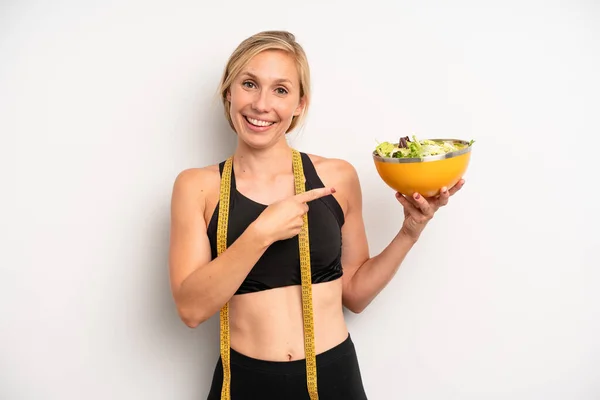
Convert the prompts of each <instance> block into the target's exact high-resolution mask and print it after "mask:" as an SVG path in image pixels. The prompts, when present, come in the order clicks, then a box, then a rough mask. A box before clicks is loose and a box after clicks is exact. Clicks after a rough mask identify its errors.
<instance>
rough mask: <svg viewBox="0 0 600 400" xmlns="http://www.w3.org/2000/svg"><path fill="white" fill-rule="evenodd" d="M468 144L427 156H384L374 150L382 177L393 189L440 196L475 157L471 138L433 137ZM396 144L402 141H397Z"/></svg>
mask: <svg viewBox="0 0 600 400" xmlns="http://www.w3.org/2000/svg"><path fill="white" fill-rule="evenodd" d="M430 140H434V141H447V142H451V143H455V144H461V145H466V147H463V148H462V149H459V150H456V151H453V152H449V153H446V154H441V155H435V156H429V157H424V158H391V157H381V156H379V154H377V153H376V152H375V151H374V152H373V161H374V162H375V168H376V169H377V172H378V173H379V176H380V177H381V179H382V180H383V181H384V182H385V183H386V184H387V185H388V186H389V187H391V188H392V189H394V190H395V191H397V192H400V193H402V194H403V195H406V196H412V194H413V193H415V192H417V193H420V194H421V195H422V196H425V197H432V196H436V195H438V194H439V193H440V189H441V188H442V187H444V186H445V187H447V188H448V189H450V188H451V187H452V186H454V185H455V184H456V183H457V182H458V181H459V180H460V178H461V177H462V176H463V175H464V174H465V172H466V171H467V167H468V166H469V161H470V159H471V147H472V146H470V145H469V142H467V141H465V140H459V139H430ZM396 145H398V144H397V143H396Z"/></svg>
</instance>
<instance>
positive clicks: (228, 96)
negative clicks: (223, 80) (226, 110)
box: [225, 89, 231, 103]
mask: <svg viewBox="0 0 600 400" xmlns="http://www.w3.org/2000/svg"><path fill="white" fill-rule="evenodd" d="M225 97H226V98H227V101H228V102H230V103H231V91H230V90H229V89H227V92H226V94H225Z"/></svg>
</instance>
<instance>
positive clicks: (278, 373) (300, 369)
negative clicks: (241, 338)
mask: <svg viewBox="0 0 600 400" xmlns="http://www.w3.org/2000/svg"><path fill="white" fill-rule="evenodd" d="M230 354H231V356H230V359H231V400H271V399H273V400H275V399H276V400H282V399H285V400H308V399H310V397H309V395H308V390H307V388H306V362H305V360H296V361H289V362H287V361H264V360H257V359H255V358H250V357H248V356H245V355H243V354H240V353H238V352H237V351H235V350H233V349H231V352H230ZM316 358H317V389H318V392H319V400H338V399H339V400H341V399H343V400H367V395H366V394H365V390H364V388H363V383H362V378H361V375H360V369H359V366H358V359H357V357H356V351H355V348H354V343H353V342H352V339H351V338H350V336H348V338H347V339H346V340H345V341H343V342H342V343H340V344H339V345H337V346H335V347H334V348H332V349H330V350H327V351H325V352H323V353H321V354H317V357H316ZM222 383H223V364H222V360H221V358H220V357H219V360H218V361H217V365H216V367H215V372H214V375H213V380H212V386H211V388H210V392H209V394H208V400H219V399H220V398H221V387H222Z"/></svg>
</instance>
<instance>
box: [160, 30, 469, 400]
mask: <svg viewBox="0 0 600 400" xmlns="http://www.w3.org/2000/svg"><path fill="white" fill-rule="evenodd" d="M220 89H221V95H222V101H223V105H224V108H225V117H226V118H227V120H228V121H229V124H230V126H231V128H232V129H233V130H234V131H235V133H236V134H237V137H238V144H237V148H236V149H235V152H234V154H233V155H232V157H231V159H230V161H231V163H230V164H228V163H226V162H225V161H224V162H222V163H220V164H218V165H211V166H207V167H205V168H197V169H196V168H194V169H188V170H185V171H183V172H181V173H180V174H179V176H178V177H177V179H176V181H175V183H174V188H173V197H172V225H171V243H170V277H171V284H172V291H173V296H174V299H175V301H176V304H177V309H178V312H179V315H180V317H181V319H182V320H183V321H184V322H185V323H186V324H187V325H188V326H190V327H196V326H198V325H199V324H200V323H202V322H204V321H206V320H207V319H209V318H210V317H211V316H213V315H214V314H215V313H216V312H218V311H221V317H222V321H225V322H224V325H223V324H222V325H221V332H222V339H223V337H225V339H223V340H224V341H223V342H222V348H221V354H222V356H225V357H226V360H225V361H226V363H224V362H223V357H221V358H219V360H218V362H217V365H216V368H215V372H214V378H213V383H212V387H211V389H210V393H209V397H208V398H209V399H220V398H229V396H231V397H230V398H231V399H233V400H244V399H261V400H264V399H290V400H294V399H308V398H317V397H316V394H315V392H318V398H320V399H322V400H327V399H344V400H354V399H357V400H358V399H366V398H367V396H366V394H365V391H364V389H363V384H362V380H361V374H360V370H359V366H358V361H357V357H356V352H355V349H354V345H353V343H352V340H351V338H350V335H349V333H348V330H347V327H346V324H345V321H344V315H343V311H342V306H345V307H347V308H348V309H350V310H351V311H353V312H355V313H360V312H361V311H362V310H364V309H365V307H367V305H368V304H369V303H370V302H371V301H372V300H373V299H374V298H375V296H376V295H377V294H378V293H379V292H380V291H381V290H382V289H383V288H384V287H385V286H386V284H387V283H388V282H389V281H390V279H391V278H392V277H393V276H394V274H395V273H396V271H397V269H398V267H399V266H400V264H401V263H402V260H403V259H404V258H405V256H406V254H407V253H408V251H409V250H410V249H411V248H412V246H413V245H414V244H415V242H416V241H417V240H418V238H419V236H420V234H421V232H422V231H423V229H424V227H425V226H426V224H427V222H428V221H429V220H430V219H431V218H432V217H433V215H434V213H435V212H436V210H437V209H438V208H439V207H441V206H443V205H446V204H447V202H448V198H449V197H450V196H451V195H453V194H454V193H455V192H457V191H458V190H460V188H461V187H462V185H463V184H464V181H463V180H461V181H460V182H459V183H458V184H457V185H456V186H454V187H452V188H450V189H446V188H442V191H441V194H440V196H438V197H436V198H427V199H426V198H423V197H422V196H419V195H418V194H416V195H415V196H414V197H413V198H406V197H404V196H402V195H400V194H396V198H397V199H398V201H399V202H400V204H401V205H402V206H403V208H404V216H405V219H404V222H403V224H402V226H401V228H400V229H399V231H398V234H397V235H396V236H395V237H394V238H393V240H392V241H391V243H390V244H389V245H388V246H387V247H386V248H385V250H383V251H382V252H381V253H380V254H379V255H377V256H375V257H370V256H369V250H368V246H367V239H366V235H365V228H364V224H363V219H362V200H361V196H362V195H361V189H360V185H359V181H358V177H357V173H356V171H355V170H354V168H353V167H352V165H350V164H349V163H348V162H346V161H343V160H339V159H330V158H325V157H320V156H316V155H307V154H304V153H297V152H294V150H293V149H291V148H290V147H289V146H288V143H287V141H286V134H287V133H288V132H290V131H291V130H293V129H294V128H296V127H297V126H298V125H299V124H300V123H301V122H302V120H303V118H304V116H305V115H306V112H307V110H308V107H309V104H310V100H311V97H310V72H309V66H308V63H307V60H306V56H305V53H304V51H303V49H302V47H301V46H300V45H299V44H298V43H296V41H295V38H294V36H293V35H292V34H290V33H288V32H281V31H271V32H262V33H259V34H256V35H254V36H252V37H250V38H248V39H246V40H245V41H244V42H242V43H241V44H240V45H239V47H238V48H237V49H236V50H235V51H234V53H233V54H232V56H231V58H230V60H229V62H228V64H227V66H226V68H225V72H224V74H223V77H222V81H221V87H220ZM294 157H296V158H294ZM294 160H295V161H296V163H294ZM298 160H301V162H300V161H298ZM298 171H301V173H300V172H298ZM226 177H227V179H225V178H226ZM298 180H301V181H302V182H301V184H300V186H298V187H300V189H299V190H300V191H299V192H297V191H296V190H295V188H297V186H296V185H295V184H296V183H298ZM304 180H305V181H304ZM302 184H304V185H302ZM304 190H305V191H304ZM302 191H304V192H303V193H302ZM223 196H224V197H223ZM227 196H229V197H228V198H227ZM223 205H224V206H223ZM226 211H227V212H228V213H227V212H226ZM304 218H306V222H307V224H308V226H307V225H306V224H305V219H304ZM303 228H305V229H307V230H306V231H302V229H303ZM223 229H227V232H226V233H225V232H224V230H223ZM303 232H305V233H303ZM301 234H308V238H307V242H304V241H303V240H304V239H302V238H303V237H304V238H306V236H302V235H301ZM219 235H221V236H219ZM219 237H220V238H221V239H219ZM225 237H226V239H227V240H226V244H224V243H225ZM219 240H221V242H219ZM219 243H221V244H219ZM300 243H308V244H309V246H310V247H309V252H308V256H309V257H310V262H306V263H309V265H310V268H311V271H310V275H308V278H307V279H309V280H310V282H312V285H310V284H309V285H308V286H306V285H305V291H306V290H307V291H308V292H305V291H303V290H302V286H301V279H302V274H301V268H302V265H304V264H301V261H300V259H301V258H302V257H301V256H300V254H306V253H302V250H300V251H299V245H300ZM305 251H306V250H305ZM303 257H304V258H306V256H303ZM305 297H306V298H308V300H307V299H306V298H305ZM303 298H305V299H304V301H305V302H308V304H311V303H312V307H311V308H310V309H311V310H312V313H310V312H309V311H310V310H309V311H307V308H306V305H305V306H304V307H303V305H302V304H303V303H302V301H303ZM305 304H306V303H305ZM306 324H308V325H306ZM313 327H314V331H312V329H313ZM223 332H226V333H223ZM311 332H313V333H312V336H311ZM223 343H224V344H223ZM307 352H308V353H307ZM313 352H314V354H316V356H315V357H313V356H314V354H313ZM307 354H308V355H311V357H308V356H307ZM313 361H314V362H315V363H316V364H315V365H314V366H315V367H316V372H315V368H312V367H310V368H309V367H307V363H309V362H310V363H311V364H309V365H310V366H312V365H313V364H312V362H313ZM313 373H316V378H315V380H311V376H313V375H312V374H313ZM309 392H310V393H312V394H311V396H310V397H309Z"/></svg>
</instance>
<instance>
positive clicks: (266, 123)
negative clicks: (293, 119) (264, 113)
mask: <svg viewBox="0 0 600 400" xmlns="http://www.w3.org/2000/svg"><path fill="white" fill-rule="evenodd" d="M246 119H247V120H248V121H249V122H250V123H251V124H252V125H256V126H270V125H273V124H274V122H269V121H261V120H259V119H254V118H250V117H246Z"/></svg>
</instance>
